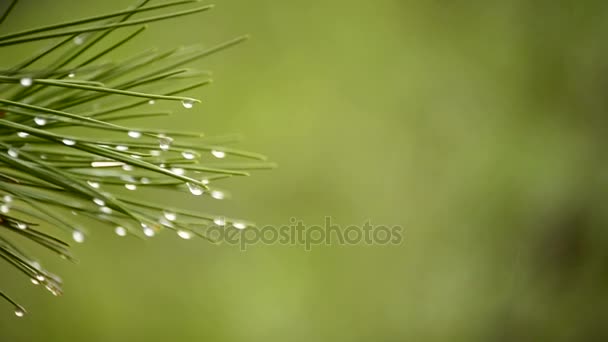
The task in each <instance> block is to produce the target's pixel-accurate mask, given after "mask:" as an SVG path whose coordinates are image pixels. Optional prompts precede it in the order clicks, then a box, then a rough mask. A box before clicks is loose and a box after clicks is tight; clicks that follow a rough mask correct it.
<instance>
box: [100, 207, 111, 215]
mask: <svg viewBox="0 0 608 342" xmlns="http://www.w3.org/2000/svg"><path fill="white" fill-rule="evenodd" d="M99 210H100V211H101V212H102V213H104V214H107V215H110V214H111V213H112V208H110V207H106V206H103V207H99Z"/></svg>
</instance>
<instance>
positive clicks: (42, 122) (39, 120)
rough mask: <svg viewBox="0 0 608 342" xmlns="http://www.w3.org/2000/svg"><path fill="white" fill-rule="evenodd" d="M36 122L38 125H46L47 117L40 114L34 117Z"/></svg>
mask: <svg viewBox="0 0 608 342" xmlns="http://www.w3.org/2000/svg"><path fill="white" fill-rule="evenodd" d="M34 122H35V123H36V125H38V126H44V125H46V119H45V118H43V117H40V116H37V117H35V118H34Z"/></svg>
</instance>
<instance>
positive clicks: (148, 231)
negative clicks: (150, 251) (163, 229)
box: [142, 224, 156, 237]
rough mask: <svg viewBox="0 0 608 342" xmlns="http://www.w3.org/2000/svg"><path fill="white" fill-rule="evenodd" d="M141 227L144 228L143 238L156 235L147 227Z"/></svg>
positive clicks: (143, 225)
mask: <svg viewBox="0 0 608 342" xmlns="http://www.w3.org/2000/svg"><path fill="white" fill-rule="evenodd" d="M142 227H143V228H144V235H145V236H147V237H153V236H154V235H155V234H156V232H155V231H154V229H152V228H150V227H148V226H147V225H145V224H142Z"/></svg>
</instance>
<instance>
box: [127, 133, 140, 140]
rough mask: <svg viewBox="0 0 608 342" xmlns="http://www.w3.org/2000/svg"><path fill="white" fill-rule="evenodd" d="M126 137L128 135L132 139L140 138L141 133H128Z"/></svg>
mask: <svg viewBox="0 0 608 342" xmlns="http://www.w3.org/2000/svg"><path fill="white" fill-rule="evenodd" d="M127 135H129V136H130V137H131V138H133V139H138V138H141V132H138V131H129V132H128V133H127Z"/></svg>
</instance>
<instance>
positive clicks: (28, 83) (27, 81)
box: [19, 77, 33, 87]
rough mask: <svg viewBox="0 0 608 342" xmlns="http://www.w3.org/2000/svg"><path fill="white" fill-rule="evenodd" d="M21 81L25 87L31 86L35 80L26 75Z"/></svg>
mask: <svg viewBox="0 0 608 342" xmlns="http://www.w3.org/2000/svg"><path fill="white" fill-rule="evenodd" d="M19 83H20V84H21V85H22V86H24V87H29V86H31V85H32V83H33V81H32V79H31V78H30V77H24V78H22V79H20V80H19Z"/></svg>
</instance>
